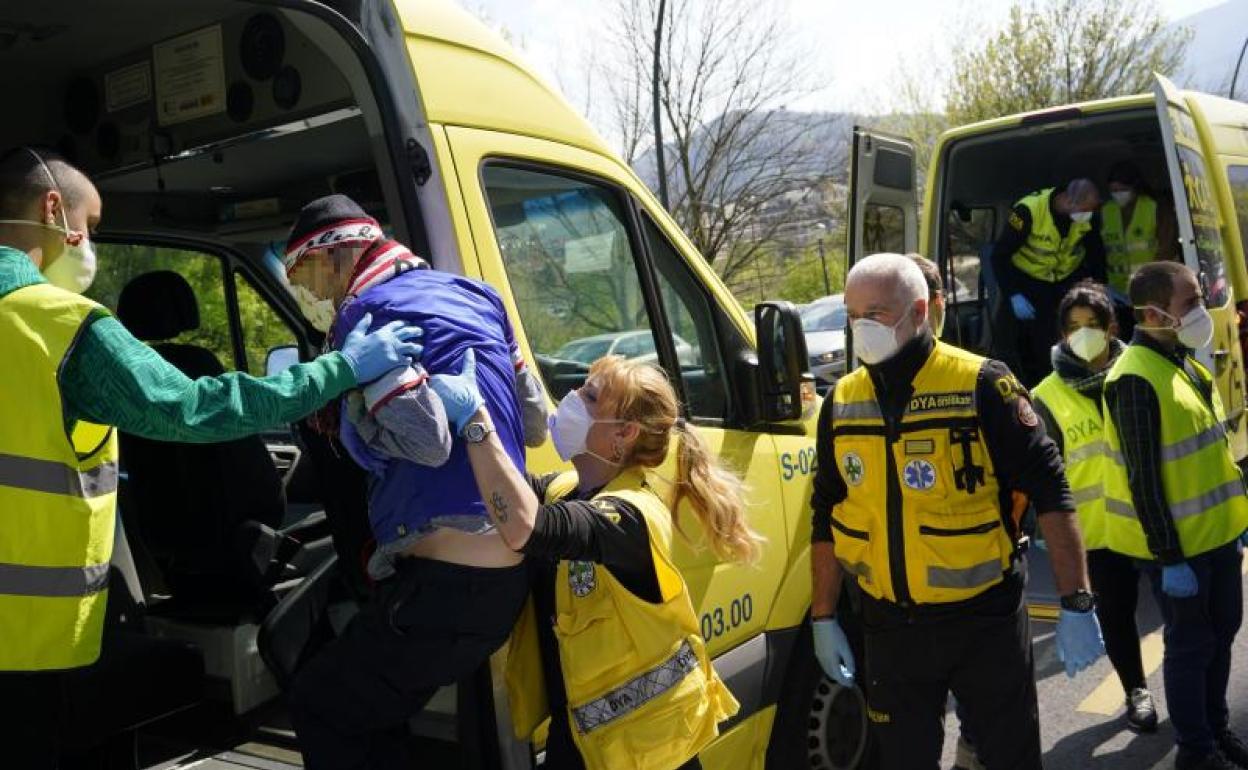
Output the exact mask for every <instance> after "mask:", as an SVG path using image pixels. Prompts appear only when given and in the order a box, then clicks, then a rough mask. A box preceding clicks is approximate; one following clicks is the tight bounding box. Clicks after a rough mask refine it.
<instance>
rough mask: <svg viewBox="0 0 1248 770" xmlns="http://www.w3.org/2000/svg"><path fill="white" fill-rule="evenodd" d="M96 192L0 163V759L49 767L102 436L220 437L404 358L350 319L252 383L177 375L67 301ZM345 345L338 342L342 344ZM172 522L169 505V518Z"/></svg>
mask: <svg viewBox="0 0 1248 770" xmlns="http://www.w3.org/2000/svg"><path fill="white" fill-rule="evenodd" d="M101 210H102V204H101V200H100V194H99V192H98V191H97V190H96V189H95V186H94V185H93V184H91V181H90V180H88V179H87V177H86V176H85V175H84V174H83V173H82V172H80V171H79V170H77V169H75V168H74V167H73V166H71V165H70V164H68V163H66V162H65V161H64V160H63V159H61V158H60V157H58V156H56V155H54V154H52V153H46V154H45V153H42V152H40V151H38V150H35V149H32V148H26V147H22V148H18V149H16V150H14V151H11V152H9V153H7V154H6V155H4V156H3V157H2V158H0V360H3V361H4V364H3V366H0V514H2V515H0V702H2V703H5V704H7V705H9V706H11V707H12V708H9V709H8V714H9V715H10V716H7V717H5V719H4V720H2V721H0V746H2V747H3V748H2V749H0V752H2V754H0V756H3V759H2V760H0V764H3V765H4V766H5V767H22V768H50V767H55V766H56V763H57V747H56V730H57V722H58V721H59V720H60V718H61V716H62V714H63V712H64V709H65V708H66V704H65V703H63V702H62V689H61V676H62V674H63V672H65V671H67V670H72V669H77V668H82V667H84V666H89V665H91V664H92V663H94V662H95V661H96V659H97V658H98V657H99V655H100V641H101V631H102V625H103V619H104V608H105V605H106V604H107V600H108V590H107V589H108V567H109V559H110V558H111V556H112V548H113V532H114V521H115V515H116V497H117V485H118V457H117V433H116V432H117V430H123V431H127V432H130V433H134V434H136V435H140V436H144V437H147V438H153V439H159V440H163V441H189V442H214V441H226V440H229V439H234V438H237V437H239V436H244V435H247V434H250V433H256V432H259V431H261V430H264V429H266V428H270V427H273V426H276V425H281V424H284V423H289V422H292V421H294V420H297V419H300V418H301V417H303V416H304V415H306V414H308V413H310V412H311V411H313V410H314V409H316V408H317V407H319V406H321V405H322V404H324V403H325V402H327V401H328V400H329V399H331V398H333V397H335V396H337V395H339V394H340V393H342V392H344V391H346V390H349V389H351V388H354V387H356V386H357V384H358V383H360V382H367V381H369V380H373V379H376V378H377V377H380V376H381V375H383V374H385V373H386V372H388V371H389V370H390V369H392V368H394V367H397V366H407V365H408V361H409V360H410V359H411V358H413V357H415V356H417V355H418V354H419V352H420V349H419V346H418V345H417V344H415V343H414V342H408V341H407V340H408V339H411V338H414V337H415V336H416V335H417V334H419V330H416V329H412V328H407V327H400V326H395V327H387V328H385V329H383V330H379V331H378V332H375V333H372V334H366V331H367V329H366V328H364V325H363V324H361V326H360V328H358V329H356V330H355V332H353V337H354V339H353V340H352V341H350V342H349V343H348V346H347V348H344V349H343V350H342V351H341V352H339V353H331V354H329V355H326V356H322V357H320V358H318V359H316V360H315V361H312V362H310V363H306V364H300V365H297V366H294V367H292V368H291V369H289V370H287V371H286V372H284V373H282V374H280V375H276V376H274V377H267V378H264V379H257V378H253V377H249V376H247V375H245V374H241V373H230V374H225V375H222V376H220V377H204V378H201V379H198V380H189V379H187V378H186V377H185V376H184V375H183V374H182V373H181V372H180V371H178V370H177V369H176V368H174V367H173V366H172V365H170V364H169V363H167V362H166V361H165V360H164V359H163V358H161V357H160V356H159V355H158V354H157V353H156V352H155V351H153V350H152V349H151V348H150V347H148V346H147V345H145V344H144V343H142V342H140V341H139V340H137V339H135V338H134V337H133V336H131V335H130V334H129V332H127V331H126V330H125V328H124V327H122V325H121V324H120V323H118V322H117V320H116V319H114V318H113V317H112V315H111V314H109V312H108V311H107V310H105V309H104V308H103V307H101V306H100V305H98V304H96V303H95V302H92V301H91V300H89V299H86V298H85V297H83V296H81V294H82V292H84V291H86V289H87V288H88V287H89V286H90V285H91V281H92V279H93V278H94V276H95V271H96V263H95V252H94V250H93V248H92V244H91V233H92V232H93V231H94V230H95V228H96V226H97V225H98V224H99V222H100V215H101ZM348 348H349V349H348ZM169 515H170V516H176V515H177V512H176V511H170V513H169Z"/></svg>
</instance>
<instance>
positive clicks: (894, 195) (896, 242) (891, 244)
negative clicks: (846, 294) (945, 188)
mask: <svg viewBox="0 0 1248 770" xmlns="http://www.w3.org/2000/svg"><path fill="white" fill-rule="evenodd" d="M914 159H915V152H914V144H913V143H912V142H909V141H907V140H905V139H902V138H900V137H896V136H890V135H888V134H881V133H879V132H876V131H871V130H868V129H866V128H863V127H861V126H854V142H853V152H852V154H851V156H850V163H849V243H848V248H847V250H846V251H847V253H846V263H847V265H846V267H847V269H848V267H852V266H853V265H854V263H855V262H857V261H858V260H860V259H862V258H863V257H865V256H868V255H870V254H876V253H879V252H882V251H891V252H894V253H897V254H905V253H906V252H909V251H917V250H918V245H919V202H918V185H917V184H916V182H915V160H914ZM845 345H846V350H847V351H848V352H849V354H850V358H849V368H851V369H852V368H853V367H854V365H855V364H856V363H857V360H856V357H855V356H854V355H853V350H854V346H853V338H852V332H851V330H850V329H849V328H848V327H846V329H845Z"/></svg>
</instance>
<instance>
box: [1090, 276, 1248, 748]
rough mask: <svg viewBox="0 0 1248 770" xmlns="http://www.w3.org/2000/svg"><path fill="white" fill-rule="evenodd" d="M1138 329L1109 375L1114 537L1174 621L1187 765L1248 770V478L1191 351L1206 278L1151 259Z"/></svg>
mask: <svg viewBox="0 0 1248 770" xmlns="http://www.w3.org/2000/svg"><path fill="white" fill-rule="evenodd" d="M1130 294H1131V303H1132V305H1134V307H1135V313H1136V327H1135V334H1134V336H1133V337H1132V338H1131V344H1130V345H1129V346H1127V349H1126V351H1125V352H1123V354H1122V355H1121V356H1119V357H1118V360H1117V361H1115V362H1114V365H1113V367H1112V368H1111V369H1110V371H1109V375H1108V376H1107V377H1106V378H1105V415H1106V417H1107V419H1106V422H1105V436H1106V439H1107V443H1108V445H1109V449H1110V452H1111V458H1113V459H1114V462H1112V463H1111V464H1110V466H1109V473H1108V474H1107V478H1106V486H1105V491H1106V499H1105V510H1106V514H1107V515H1106V517H1105V522H1106V529H1105V537H1106V542H1107V544H1108V546H1109V547H1110V548H1111V549H1113V550H1115V551H1117V552H1119V553H1122V554H1125V555H1126V556H1130V557H1132V558H1135V559H1142V560H1144V570H1145V572H1146V573H1147V574H1148V576H1149V578H1150V580H1151V581H1152V584H1153V592H1154V594H1155V595H1156V597H1157V603H1158V605H1159V606H1160V607H1161V611H1162V617H1163V619H1164V621H1165V645H1166V647H1165V655H1164V659H1163V660H1164V664H1163V671H1164V681H1165V685H1166V706H1167V710H1168V711H1169V712H1170V721H1171V722H1172V723H1173V724H1174V733H1175V740H1176V741H1177V743H1178V754H1177V757H1176V759H1175V767H1176V768H1177V769H1178V770H1194V769H1195V768H1201V769H1202V770H1224V769H1225V768H1229V767H1248V748H1245V746H1244V744H1243V743H1242V742H1241V741H1240V739H1239V738H1238V737H1237V736H1236V735H1235V734H1234V733H1233V732H1231V730H1230V712H1229V709H1228V707H1227V701H1226V688H1227V682H1228V680H1229V677H1230V672H1231V647H1232V645H1233V644H1234V641H1235V634H1236V633H1237V632H1238V631H1239V626H1240V621H1241V619H1242V616H1243V583H1242V580H1243V576H1242V574H1241V572H1240V562H1241V560H1242V553H1241V537H1242V535H1243V533H1244V530H1245V528H1248V498H1246V497H1245V490H1244V482H1243V478H1242V477H1241V475H1240V470H1239V468H1238V467H1237V466H1236V464H1235V458H1234V457H1233V456H1232V454H1231V449H1230V446H1229V445H1228V443H1227V441H1226V431H1225V428H1224V421H1225V419H1226V415H1225V413H1224V412H1223V410H1222V403H1221V399H1220V398H1219V397H1218V391H1217V389H1216V388H1215V387H1214V381H1213V377H1212V376H1211V375H1210V373H1209V371H1208V370H1207V369H1205V367H1204V366H1202V365H1201V364H1200V363H1198V362H1197V361H1196V360H1195V359H1194V358H1193V357H1192V355H1191V354H1192V351H1193V349H1197V348H1201V347H1204V346H1205V345H1208V344H1209V340H1210V338H1211V337H1212V336H1213V321H1212V319H1211V318H1210V316H1209V311H1208V310H1206V309H1205V306H1204V301H1203V299H1202V294H1201V289H1200V284H1199V282H1198V281H1197V280H1196V275H1195V274H1194V273H1193V272H1192V271H1191V269H1189V268H1188V267H1186V266H1185V265H1182V264H1180V263H1178V262H1152V263H1149V264H1147V265H1144V266H1142V267H1141V268H1139V269H1138V270H1137V271H1136V272H1135V275H1134V276H1133V277H1132V278H1131V284H1130Z"/></svg>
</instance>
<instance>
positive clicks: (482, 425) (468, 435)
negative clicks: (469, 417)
mask: <svg viewBox="0 0 1248 770" xmlns="http://www.w3.org/2000/svg"><path fill="white" fill-rule="evenodd" d="M493 432H494V426H493V425H490V424H489V423H487V422H470V423H468V424H467V425H465V426H464V429H463V430H462V431H460V434H459V435H461V436H463V437H464V441H467V442H468V443H469V444H480V443H481V442H482V441H485V437H486V436H488V435H490V434H491V433H493Z"/></svg>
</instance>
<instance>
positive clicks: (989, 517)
mask: <svg viewBox="0 0 1248 770" xmlns="http://www.w3.org/2000/svg"><path fill="white" fill-rule="evenodd" d="M1002 527H1003V525H1002V522H1001V515H1000V513H999V512H998V511H997V510H996V509H991V510H986V511H980V512H976V513H964V514H951V513H950V514H943V515H935V514H920V515H919V517H918V538H917V542H916V546H915V548H916V551H915V552H914V553H913V554H912V555H913V556H915V557H917V560H916V562H917V563H916V565H915V568H916V569H917V570H918V571H920V572H921V573H922V574H921V577H920V584H922V585H926V586H927V589H928V590H927V593H928V596H927V597H925V598H924V599H921V601H935V602H948V601H958V600H960V599H965V598H968V597H970V596H974V595H975V594H977V593H979V592H980V591H982V590H983V589H985V588H987V587H989V586H991V585H992V584H994V583H997V582H999V581H1000V580H1001V576H1002V574H1003V573H1004V571H1005V569H1006V568H1007V567H1008V566H1009V559H1010V555H1011V549H1010V547H1009V541H1008V538H1006V537H1005V536H1004V534H1003V532H1002ZM911 574H912V577H911V579H912V580H913V579H914V578H915V577H919V576H915V575H913V570H912V573H911Z"/></svg>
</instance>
